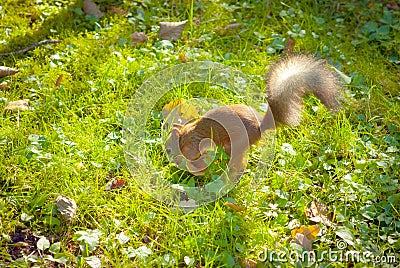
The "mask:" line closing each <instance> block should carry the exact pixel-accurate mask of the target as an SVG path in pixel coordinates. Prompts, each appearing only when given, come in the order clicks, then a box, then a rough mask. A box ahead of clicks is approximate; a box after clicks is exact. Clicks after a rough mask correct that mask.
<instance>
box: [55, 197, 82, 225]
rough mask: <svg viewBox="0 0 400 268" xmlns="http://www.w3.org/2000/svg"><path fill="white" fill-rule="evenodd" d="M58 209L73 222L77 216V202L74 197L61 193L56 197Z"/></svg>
mask: <svg viewBox="0 0 400 268" xmlns="http://www.w3.org/2000/svg"><path fill="white" fill-rule="evenodd" d="M56 205H57V210H58V211H59V212H60V213H61V215H62V216H63V217H64V218H66V219H67V220H69V221H70V222H72V221H73V220H74V218H75V216H76V208H77V206H76V203H75V201H74V200H73V199H72V198H68V197H64V196H62V195H59V196H58V197H57V199H56Z"/></svg>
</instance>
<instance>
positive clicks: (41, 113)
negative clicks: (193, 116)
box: [0, 0, 400, 267]
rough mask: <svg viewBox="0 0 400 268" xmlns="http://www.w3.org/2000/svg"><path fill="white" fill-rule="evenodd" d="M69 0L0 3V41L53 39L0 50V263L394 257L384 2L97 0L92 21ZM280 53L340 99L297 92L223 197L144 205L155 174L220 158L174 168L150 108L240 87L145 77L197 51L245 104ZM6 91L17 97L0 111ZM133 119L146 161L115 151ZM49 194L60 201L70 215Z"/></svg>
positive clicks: (391, 17) (341, 262) (390, 58)
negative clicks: (307, 65)
mask: <svg viewBox="0 0 400 268" xmlns="http://www.w3.org/2000/svg"><path fill="white" fill-rule="evenodd" d="M82 2H83V1H66V0H58V1H55V0H35V1H27V0H19V1H14V0H3V1H2V2H1V3H0V53H7V52H12V51H18V50H20V49H24V48H27V47H29V46H30V45H32V44H33V43H35V42H39V41H42V40H46V39H51V40H59V41H60V42H58V43H48V44H43V45H39V46H36V47H35V48H34V49H32V50H29V51H27V52H25V53H19V54H12V55H3V56H0V66H7V67H10V68H14V69H17V70H19V72H18V73H16V74H14V75H11V76H6V77H3V78H0V267H32V266H35V267H164V266H165V267H177V266H179V267H186V266H187V267H275V266H281V267H293V266H296V267H304V266H308V267H347V266H354V267H372V266H384V267H394V266H396V265H399V263H400V253H399V252H400V250H399V249H400V186H399V178H400V153H399V152H400V68H399V64H400V33H399V29H400V26H399V25H400V7H399V5H400V4H396V3H395V1H387V2H386V1H376V2H375V1H305V0H300V1H285V2H279V1H262V0H254V1H251V0H246V1H234V0H231V1H228V0H227V1H218V0H204V1H193V0H192V1H190V0H174V1H156V0H140V1H125V0H118V1H105V0H98V1H95V2H96V4H97V7H98V8H99V9H100V11H101V12H102V14H103V16H102V17H101V18H98V17H96V16H94V15H89V13H90V12H88V11H87V9H86V8H85V10H84V8H83V3H82ZM317 2H321V3H317ZM92 9H93V8H92ZM182 21H187V22H186V24H182V26H176V25H175V27H178V28H179V27H181V30H182V29H183V31H182V33H181V34H180V33H179V34H178V38H176V39H177V40H162V39H161V38H160V36H159V32H160V24H163V23H164V22H182ZM167 24H168V23H167ZM139 32H142V33H144V35H145V36H146V38H143V34H137V33H139ZM134 33H135V34H134ZM138 36H139V38H138ZM165 39H168V38H165ZM169 39H171V38H169ZM298 53H302V54H307V55H314V56H315V57H316V58H320V59H324V60H326V62H327V63H328V64H329V65H330V66H332V67H334V68H335V69H336V70H337V71H335V72H337V73H338V75H339V74H340V76H341V77H342V80H343V94H344V96H345V101H344V103H343V107H342V108H341V110H340V111H339V112H337V113H332V112H331V111H329V110H327V109H326V108H325V107H324V106H323V105H322V104H321V102H320V101H319V100H318V99H317V98H315V97H313V96H309V97H307V98H305V100H304V113H303V120H302V123H301V125H299V126H297V127H285V126H282V127H279V128H278V129H277V130H276V132H275V133H274V135H273V147H272V148H269V149H268V150H269V152H272V158H268V159H266V156H265V155H263V154H262V152H260V150H261V149H260V148H261V146H258V147H257V148H253V149H252V150H251V152H250V153H249V160H248V166H247V169H246V170H245V172H244V175H243V176H242V177H241V179H240V182H239V183H238V184H237V186H236V187H234V188H233V189H232V190H231V191H229V193H224V194H223V195H222V196H221V197H220V198H218V199H217V200H214V199H215V198H214V199H206V200H205V202H204V204H203V205H201V206H199V207H198V208H196V209H194V210H192V211H182V210H180V209H177V207H175V206H173V205H170V204H166V203H164V202H161V201H160V200H159V199H163V198H162V197H159V196H158V195H157V193H156V192H157V189H153V188H152V187H151V185H152V184H153V182H154V178H155V176H156V177H157V178H158V179H160V178H161V180H162V181H163V182H167V183H174V184H181V185H184V186H200V187H203V188H204V189H206V188H207V187H209V188H210V186H207V185H209V184H207V183H209V182H210V181H214V180H215V176H216V175H215V174H220V173H221V170H223V168H224V166H223V165H224V164H223V163H224V160H226V158H227V156H226V155H225V154H224V153H223V152H221V151H218V152H217V156H218V159H219V160H218V161H217V162H218V163H219V164H220V165H219V166H218V165H216V166H213V168H211V169H210V170H208V173H207V174H206V175H205V176H201V177H197V176H193V175H192V174H190V173H189V172H185V171H182V170H179V169H178V168H177V167H176V166H174V165H173V164H172V163H171V161H170V159H169V158H168V157H167V155H166V153H165V151H164V142H165V139H166V136H168V134H169V133H166V131H165V128H164V124H163V122H164V121H165V118H163V115H162V110H163V107H166V106H165V105H172V104H173V103H174V101H176V100H182V99H184V100H191V99H192V100H193V98H202V100H203V102H201V104H198V103H196V101H194V102H191V103H190V105H192V104H193V105H194V106H196V105H197V106H199V105H200V106H202V105H204V107H200V108H204V109H208V108H205V107H206V106H207V105H209V106H210V107H212V106H213V105H214V104H215V103H249V102H250V103H251V101H252V100H251V99H249V98H248V96H255V95H251V94H250V93H249V92H248V91H245V92H241V94H237V92H235V91H232V90H227V89H226V88H224V87H223V86H221V85H218V86H216V85H213V84H207V83H191V84H186V85H179V86H176V87H174V88H166V91H165V92H166V93H165V94H164V95H157V94H158V93H155V94H150V95H149V96H150V97H149V98H146V99H145V98H139V97H138V96H142V95H141V94H138V93H140V92H141V90H144V89H145V90H146V92H145V93H148V92H149V91H148V90H147V88H146V87H145V86H144V85H145V84H144V83H145V81H148V79H152V78H154V77H160V75H159V74H160V72H162V71H163V70H166V69H167V68H171V67H172V68H177V67H176V66H178V65H179V64H189V65H187V66H190V64H196V62H200V61H212V62H215V63H217V64H223V65H224V66H226V67H228V68H229V69H230V70H237V71H238V72H240V73H241V74H243V75H245V76H246V77H248V78H249V79H251V80H252V81H253V83H254V85H257V87H258V89H259V93H258V95H260V96H258V95H257V94H256V95H257V97H258V98H261V99H263V98H265V96H264V95H265V94H266V93H265V94H264V92H266V89H265V83H264V77H265V74H266V73H267V71H268V70H269V68H270V66H271V64H273V63H274V62H277V61H278V60H279V59H280V58H284V57H286V56H287V55H288V54H289V55H290V54H298ZM162 74H163V73H162ZM163 78H164V76H161V80H162V79H163ZM164 82H165V87H169V84H168V83H166V82H167V81H166V80H165V81H164V80H162V83H158V85H157V86H158V87H159V88H161V89H162V88H163V86H164V84H163V83H164ZM153 95H154V96H153ZM23 99H29V107H28V108H27V109H24V110H21V109H14V110H13V111H11V110H8V109H7V108H6V107H7V105H9V104H10V102H12V101H17V100H23ZM138 100H140V101H139V102H137V101H138ZM204 100H207V101H206V102H204ZM204 103H206V104H207V105H206V104H204ZM133 104H134V105H133ZM141 107H148V108H150V110H149V112H148V114H141V113H140V111H141V110H140V109H139V108H141ZM190 107H191V106H189V108H190ZM207 107H208V106H207ZM132 120H133V121H132ZM140 120H142V121H143V120H144V121H143V125H140V126H142V128H141V129H140V130H141V131H144V133H145V135H142V136H137V137H136V138H137V139H138V140H139V141H141V143H140V146H142V147H140V146H139V147H136V148H135V150H136V151H140V152H142V151H143V152H147V153H148V158H147V161H148V163H147V164H150V165H152V166H153V167H154V172H151V173H149V172H147V170H146V169H143V170H142V169H141V167H140V166H142V165H139V166H135V165H132V163H130V161H127V159H129V157H126V156H127V155H126V151H127V147H129V146H127V144H128V145H129V144H130V145H132V142H131V140H130V138H131V135H130V134H129V133H130V132H129V131H130V130H129V128H127V124H128V125H129V124H130V123H129V122H131V123H132V122H135V123H134V124H133V125H134V126H139V125H135V124H136V122H138V121H140ZM263 148H265V147H263ZM136 159H137V158H136ZM139 160H141V159H139ZM139 160H137V161H139ZM260 161H264V162H267V167H268V172H266V173H265V172H259V170H258V167H257V166H258V163H259V162H260ZM139 162H140V161H139ZM139 162H137V163H139ZM218 172H220V173H218ZM222 172H223V171H222ZM217 177H218V176H217ZM111 182H114V184H113V185H112V187H111V188H113V189H111V190H109V189H106V188H107V185H108V187H109V186H110V183H111ZM144 183H147V184H148V185H144ZM154 185H158V184H154ZM214 186H215V185H214ZM214 186H213V187H214ZM109 188H110V187H109ZM203 188H202V189H203ZM163 194H165V193H163ZM59 196H63V197H65V198H70V199H72V200H74V201H75V203H76V206H77V209H76V211H72V212H71V213H70V216H71V218H68V217H65V216H64V214H63V211H62V209H60V206H57V201H56V200H57V199H59ZM154 196H156V197H158V199H157V198H154ZM73 214H76V215H73Z"/></svg>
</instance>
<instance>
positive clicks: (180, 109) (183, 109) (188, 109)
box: [162, 99, 199, 121]
mask: <svg viewBox="0 0 400 268" xmlns="http://www.w3.org/2000/svg"><path fill="white" fill-rule="evenodd" d="M175 108H176V110H175V111H174V114H173V116H174V117H177V118H176V119H179V118H183V119H186V120H189V119H193V118H196V117H198V116H199V113H198V112H197V109H196V107H195V106H193V105H191V104H189V103H186V101H185V100H184V99H178V100H172V101H171V102H170V103H168V104H166V105H165V106H164V108H163V112H162V114H163V116H164V118H166V117H167V116H168V114H170V113H171V111H172V110H174V109H175ZM174 121H175V120H174Z"/></svg>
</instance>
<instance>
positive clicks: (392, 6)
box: [386, 2, 400, 10]
mask: <svg viewBox="0 0 400 268" xmlns="http://www.w3.org/2000/svg"><path fill="white" fill-rule="evenodd" d="M386 8H387V9H389V10H391V9H392V10H400V6H399V4H397V3H395V2H389V3H388V4H386Z"/></svg>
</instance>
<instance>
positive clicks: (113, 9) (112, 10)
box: [108, 6, 128, 15]
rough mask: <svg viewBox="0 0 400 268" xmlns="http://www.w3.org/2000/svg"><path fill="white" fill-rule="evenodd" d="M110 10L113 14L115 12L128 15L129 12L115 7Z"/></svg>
mask: <svg viewBox="0 0 400 268" xmlns="http://www.w3.org/2000/svg"><path fill="white" fill-rule="evenodd" d="M108 10H110V11H111V12H114V13H118V14H121V15H126V14H127V13H128V11H125V10H123V9H120V8H118V7H114V6H111V7H110V8H109V9H108Z"/></svg>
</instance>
